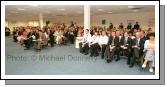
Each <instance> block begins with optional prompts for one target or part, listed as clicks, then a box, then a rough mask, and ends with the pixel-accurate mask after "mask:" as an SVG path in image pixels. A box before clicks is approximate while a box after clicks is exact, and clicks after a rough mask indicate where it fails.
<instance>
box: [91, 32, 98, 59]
mask: <svg viewBox="0 0 167 87" xmlns="http://www.w3.org/2000/svg"><path fill="white" fill-rule="evenodd" d="M98 42H99V35H98V32H95V33H94V35H93V36H92V37H91V40H90V42H89V46H90V57H92V56H94V57H97V56H98V55H99V53H98V49H99V48H100V47H99V44H98Z"/></svg>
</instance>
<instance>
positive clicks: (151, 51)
mask: <svg viewBox="0 0 167 87" xmlns="http://www.w3.org/2000/svg"><path fill="white" fill-rule="evenodd" d="M143 51H144V52H145V53H146V54H145V58H144V59H145V61H144V63H143V65H142V68H145V67H146V65H147V63H149V67H150V69H149V71H150V72H153V67H154V60H155V33H151V34H150V35H149V40H146V41H145V44H144V50H143Z"/></svg>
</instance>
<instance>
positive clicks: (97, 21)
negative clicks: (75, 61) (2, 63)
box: [5, 12, 155, 30]
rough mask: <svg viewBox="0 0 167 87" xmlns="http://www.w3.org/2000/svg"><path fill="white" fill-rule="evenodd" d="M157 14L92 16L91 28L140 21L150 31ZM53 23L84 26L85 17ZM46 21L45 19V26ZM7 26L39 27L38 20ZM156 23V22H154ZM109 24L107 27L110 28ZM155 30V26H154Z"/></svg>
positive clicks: (70, 18)
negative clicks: (72, 23)
mask: <svg viewBox="0 0 167 87" xmlns="http://www.w3.org/2000/svg"><path fill="white" fill-rule="evenodd" d="M154 18H155V14H154V12H142V13H126V14H106V15H94V16H91V26H99V25H100V26H101V20H102V19H106V20H107V22H108V24H109V23H110V22H112V23H113V25H114V26H115V27H118V26H119V24H120V22H123V24H124V26H125V27H126V26H127V20H135V21H138V22H139V24H140V26H141V28H142V29H148V25H149V20H150V19H154ZM47 20H50V21H51V23H59V22H60V23H66V24H67V25H69V24H70V22H71V21H74V22H76V23H77V25H81V26H83V24H84V17H83V16H80V17H59V18H54V19H53V18H50V19H47ZM45 21H46V19H44V25H45ZM5 23H6V24H5V25H6V26H8V27H9V28H10V29H11V28H12V27H15V26H28V25H36V26H37V25H38V20H36V21H6V22H5ZM153 23H154V22H153ZM108 24H107V26H108ZM152 28H153V30H154V25H153V26H152Z"/></svg>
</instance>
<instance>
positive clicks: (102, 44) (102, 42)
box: [99, 31, 109, 59]
mask: <svg viewBox="0 0 167 87" xmlns="http://www.w3.org/2000/svg"><path fill="white" fill-rule="evenodd" d="M108 40H109V38H108V36H107V35H106V32H105V31H102V35H101V36H100V38H99V46H100V48H101V51H102V53H101V58H102V59H104V52H105V50H106V46H107V44H108Z"/></svg>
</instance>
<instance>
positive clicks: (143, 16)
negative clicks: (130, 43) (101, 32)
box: [91, 12, 155, 29]
mask: <svg viewBox="0 0 167 87" xmlns="http://www.w3.org/2000/svg"><path fill="white" fill-rule="evenodd" d="M102 19H106V20H107V22H108V24H109V23H110V22H112V23H113V25H114V26H115V27H116V28H117V27H118V26H119V24H120V22H122V23H123V24H124V26H125V27H126V26H127V20H135V21H138V22H139V24H140V26H141V28H142V29H148V25H149V21H150V19H155V14H154V12H141V13H126V14H106V15H94V16H92V17H91V25H92V26H97V25H102V24H101V20H102ZM108 24H107V26H108ZM152 28H153V29H154V25H153V26H152Z"/></svg>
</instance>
